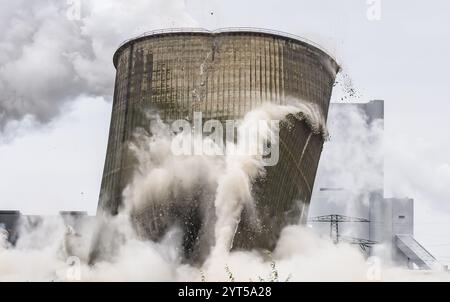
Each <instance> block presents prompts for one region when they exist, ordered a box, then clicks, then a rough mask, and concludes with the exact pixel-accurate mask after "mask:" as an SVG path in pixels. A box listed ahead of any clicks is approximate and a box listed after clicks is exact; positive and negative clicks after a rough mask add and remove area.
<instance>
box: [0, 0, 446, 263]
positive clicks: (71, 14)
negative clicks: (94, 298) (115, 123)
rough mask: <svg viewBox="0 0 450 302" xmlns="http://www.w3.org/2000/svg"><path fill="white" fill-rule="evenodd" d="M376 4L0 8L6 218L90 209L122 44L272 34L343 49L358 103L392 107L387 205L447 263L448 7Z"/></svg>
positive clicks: (254, 1) (0, 171) (1, 169)
mask: <svg viewBox="0 0 450 302" xmlns="http://www.w3.org/2000/svg"><path fill="white" fill-rule="evenodd" d="M369 2H371V3H372V2H374V3H375V4H367V3H366V1H365V0H348V1H335V0H329V1H327V0H322V1H318V0H315V1H300V0H292V1H285V0H283V1H273V0H272V1H268V0H251V1H249V0H246V1H242V0H240V1H237V0H226V1H225V0H223V1H218V0H214V1H211V0H208V1H204V0H203V1H201V0H186V1H182V0H173V1H167V0H158V1H144V0H138V1H119V0H110V1H106V0H96V1H88V0H81V1H80V2H77V1H76V0H74V1H68V2H67V3H66V2H65V1H57V0H47V1H43V0H42V1H24V0H19V1H18V0H4V1H3V3H2V4H3V5H2V9H1V11H0V91H1V95H0V129H1V130H0V131H1V132H0V209H19V210H22V211H23V212H25V213H37V214H45V213H55V212H57V211H59V210H87V211H89V212H90V213H95V210H96V205H97V198H98V192H99V188H100V180H101V174H102V169H103V164H104V156H105V151H106V143H107V133H108V127H109V118H110V111H111V95H112V92H113V86H112V84H113V81H114V68H113V66H112V55H113V52H114V51H115V49H116V48H117V45H118V44H119V43H120V42H121V41H123V40H124V39H127V38H129V37H132V36H134V35H137V34H139V33H142V32H144V31H148V30H152V29H156V28H166V27H179V26H192V27H197V26H200V27H205V28H208V29H215V28H219V27H228V26H230V27H236V26H252V27H263V28H270V29H277V30H282V31H286V32H289V33H293V34H297V35H300V36H302V37H305V38H309V39H311V40H313V41H315V42H317V43H319V44H321V45H322V46H324V47H325V48H327V49H328V50H329V51H331V52H332V53H334V55H335V57H336V58H337V60H338V62H339V63H340V64H341V65H342V67H343V70H344V72H345V73H346V74H348V75H349V76H350V78H351V80H352V81H353V85H354V87H355V88H356V89H357V91H358V94H359V95H360V97H359V98H357V99H355V100H354V101H359V102H365V101H369V100H371V99H383V100H385V106H386V108H385V115H386V118H385V140H386V141H385V142H386V157H385V190H386V195H387V196H398V197H406V196H408V197H412V198H414V199H415V210H416V216H415V218H416V226H415V232H416V236H417V237H418V238H419V240H421V241H422V242H424V243H425V245H426V246H427V247H429V249H430V250H432V251H433V252H435V253H436V254H438V256H441V259H444V258H443V257H449V258H447V260H448V261H450V233H449V231H448V230H450V200H449V199H450V155H449V154H450V152H449V150H450V135H448V134H447V130H448V129H450V119H449V116H450V97H449V93H448V88H449V80H450V76H449V75H448V71H449V70H450V59H449V55H448V54H449V53H450V18H449V16H450V2H448V1H445V0H442V1H438V0H434V1H426V2H425V1H414V2H413V1H400V0H389V1H387V0H381V1H379V3H380V4H381V10H380V14H377V12H378V11H377V7H375V6H373V5H376V4H377V3H378V2H377V1H369ZM78 3H80V7H81V10H80V11H78ZM368 10H369V17H370V18H368ZM373 12H374V13H375V15H374V14H371V13H373ZM373 17H375V19H379V20H370V19H373ZM378 17H379V18H378ZM332 101H334V102H339V101H340V100H339V96H338V94H335V95H334V97H333V100H332Z"/></svg>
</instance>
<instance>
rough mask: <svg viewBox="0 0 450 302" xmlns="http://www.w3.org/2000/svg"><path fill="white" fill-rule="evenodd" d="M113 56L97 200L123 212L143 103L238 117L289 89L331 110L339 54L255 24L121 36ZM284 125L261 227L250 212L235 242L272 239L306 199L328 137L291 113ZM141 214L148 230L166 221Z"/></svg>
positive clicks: (263, 185) (196, 223) (195, 222)
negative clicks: (252, 27) (131, 145)
mask: <svg viewBox="0 0 450 302" xmlns="http://www.w3.org/2000/svg"><path fill="white" fill-rule="evenodd" d="M114 64H115V66H116V69H117V75H116V83H115V90H114V103H113V111H112V118H111V126H110V133H109V141H108V150H107V156H106V161H105V168H104V174H103V179H102V187H101V196H100V202H99V208H100V209H106V210H107V211H109V212H111V213H117V210H118V206H119V205H120V203H121V194H122V190H123V188H124V187H125V186H126V184H127V183H128V181H129V180H130V176H131V172H132V169H133V165H134V164H135V162H134V160H133V158H132V157H131V156H129V154H127V152H126V143H127V142H128V141H129V139H130V138H131V135H132V133H133V130H134V129H135V128H136V127H139V126H145V125H146V124H147V123H148V121H146V119H145V117H144V114H143V109H145V108H157V109H159V110H160V115H161V117H162V118H163V120H165V121H167V122H170V121H171V120H175V119H181V118H185V119H191V120H192V116H193V112H194V111H202V113H203V118H204V119H213V118H214V119H220V120H226V119H238V118H241V117H242V116H243V115H244V114H245V113H246V112H248V111H250V110H251V109H252V108H255V107H257V106H259V105H261V104H262V103H264V102H273V103H276V104H285V103H286V100H287V99H289V98H291V97H292V98H297V99H302V100H307V101H309V102H312V103H315V104H317V105H318V106H319V107H320V108H321V110H322V113H323V115H324V117H325V118H326V115H327V112H328V105H329V100H330V96H331V90H332V86H333V83H334V78H335V75H336V72H337V71H338V66H337V64H336V63H335V62H334V60H333V59H332V58H331V57H330V56H328V55H327V54H326V53H325V52H323V51H322V50H320V49H318V48H316V47H314V46H311V45H308V44H306V43H305V42H302V41H298V40H295V39H291V38H289V37H283V36H280V35H273V34H267V33H261V32H250V31H245V32H220V33H215V34H213V33H186V32H184V33H160V34H155V35H151V36H146V37H142V38H139V39H136V40H131V41H129V42H128V43H126V44H124V45H123V46H121V47H120V48H119V50H118V51H117V52H116V54H115V56H114ZM284 125H290V126H289V127H282V129H281V141H282V142H281V146H280V147H281V150H280V161H279V163H278V165H276V166H275V167H272V168H269V169H268V171H267V172H268V173H267V177H266V178H265V179H260V180H258V181H257V184H256V186H255V192H254V193H255V196H256V200H257V204H258V211H259V213H260V216H261V222H262V228H257V229H255V228H254V227H253V226H251V225H250V224H249V223H246V220H245V213H244V214H243V220H242V222H241V225H240V227H239V229H238V233H237V235H236V238H235V246H237V247H246V248H249V247H253V246H260V247H265V248H271V247H273V244H274V243H275V240H276V238H277V236H278V233H279V231H280V229H281V227H283V226H284V225H286V224H287V223H293V222H295V221H297V220H298V218H299V217H301V216H302V210H304V209H307V205H308V204H309V200H310V197H311V190H312V187H313V185H314V178H315V174H316V169H317V165H318V161H319V157H320V152H321V150H322V145H323V137H322V136H321V135H320V134H313V133H312V132H311V128H310V127H309V126H308V125H307V124H306V123H305V122H302V121H298V120H297V119H295V118H293V117H290V118H289V119H288V120H287V121H285V122H284ZM298 200H301V201H302V202H301V203H297V202H296V201H298ZM298 204H299V205H300V207H299V206H298ZM192 211H193V213H191V214H185V216H186V217H185V218H183V219H184V220H188V221H189V223H190V224H191V227H190V229H189V230H188V232H187V233H188V235H187V236H188V237H189V238H187V239H186V244H185V247H186V248H187V249H191V248H192V246H194V245H195V243H193V242H192V241H195V240H194V238H196V236H197V235H198V232H199V229H201V224H202V218H201V217H199V213H197V212H196V209H192ZM176 212H177V210H173V211H172V212H171V213H172V214H170V215H175V214H176ZM182 212H183V211H182ZM174 213H175V214H174ZM304 214H305V213H303V216H305V215H304ZM139 216H140V217H141V218H140V219H138V220H139V224H140V225H142V226H143V227H144V228H145V229H146V230H147V231H148V232H153V231H152V230H155V228H156V229H161V228H162V229H164V224H163V223H161V224H158V223H156V221H157V220H156V219H154V218H152V217H154V216H153V215H152V213H140V214H139ZM305 217H306V216H305ZM191 222H192V223H191ZM151 225H153V227H151ZM160 231H163V230H160ZM189 234H190V235H189ZM249 238H253V239H254V240H249Z"/></svg>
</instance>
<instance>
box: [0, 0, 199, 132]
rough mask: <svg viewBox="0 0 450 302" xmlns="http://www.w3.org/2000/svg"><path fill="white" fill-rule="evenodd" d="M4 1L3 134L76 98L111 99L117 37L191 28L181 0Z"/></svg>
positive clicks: (0, 62) (0, 59)
mask: <svg viewBox="0 0 450 302" xmlns="http://www.w3.org/2000/svg"><path fill="white" fill-rule="evenodd" d="M2 4H3V5H2V10H1V12H0V28H1V29H2V30H1V31H0V91H2V94H1V96H0V133H2V132H3V130H4V127H5V126H7V124H8V123H11V122H14V121H21V120H23V119H24V118H28V119H33V120H35V121H37V122H48V121H49V120H51V119H52V118H54V117H55V116H56V115H57V114H58V113H59V111H60V109H61V105H63V104H64V103H66V102H70V101H73V100H74V99H75V98H76V97H77V96H80V95H90V96H102V97H105V98H110V96H111V94H112V90H113V83H114V67H113V66H112V55H113V53H114V51H115V50H116V49H117V47H118V45H119V43H120V42H122V41H123V40H125V39H128V38H130V37H133V36H136V35H137V34H140V33H142V32H144V31H148V30H152V29H157V28H161V27H176V26H195V25H196V22H195V21H194V20H193V19H192V18H191V17H190V16H189V14H188V13H187V12H186V10H185V7H184V1H183V0H169V1H167V0H164V1H163V0H156V1H145V0H138V1H132V2H126V3H125V2H123V1H120V0H100V1H88V0H79V1H78V0H76V1H75V0H74V1H71V2H69V1H57V0H50V1H31V2H30V1H24V0H19V1H16V0H5V1H3V2H2ZM11 128H12V129H11ZM7 130H14V127H13V126H10V127H7ZM6 132H8V131H6ZM7 134H8V135H10V136H12V134H11V133H4V135H7Z"/></svg>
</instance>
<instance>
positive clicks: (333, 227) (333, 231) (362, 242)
mask: <svg viewBox="0 0 450 302" xmlns="http://www.w3.org/2000/svg"><path fill="white" fill-rule="evenodd" d="M309 222H329V223H330V238H331V239H332V240H333V242H334V243H339V240H342V241H345V242H348V243H350V244H358V245H359V247H360V248H361V249H362V250H363V251H366V250H367V248H369V247H370V246H371V245H373V244H375V242H374V241H372V240H367V239H361V238H354V237H348V236H342V235H339V223H342V222H370V220H368V219H365V218H358V217H349V216H344V215H338V214H331V215H323V216H317V217H313V218H311V219H309Z"/></svg>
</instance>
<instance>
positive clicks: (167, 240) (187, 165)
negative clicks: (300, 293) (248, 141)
mask: <svg viewBox="0 0 450 302" xmlns="http://www.w3.org/2000/svg"><path fill="white" fill-rule="evenodd" d="M271 109H278V111H277V110H275V112H279V113H283V114H286V111H284V110H285V109H286V108H284V110H279V109H282V108H278V107H272V108H271ZM297 109H298V108H297ZM271 112H272V111H271ZM289 112H290V111H289ZM262 113H264V112H262ZM266 113H267V112H266ZM279 113H273V114H274V115H270V117H272V118H273V119H276V117H279V115H277V114H279ZM256 116H259V115H256ZM312 121H314V119H313V118H312ZM155 126H156V127H160V129H161V131H154V132H153V136H151V137H150V136H147V135H145V134H143V133H140V134H138V138H140V139H139V140H137V141H135V142H136V143H135V144H134V145H132V146H131V148H132V149H133V150H134V152H135V153H136V154H137V155H139V156H140V157H139V162H140V165H139V167H140V169H139V170H138V171H136V174H135V175H134V177H133V181H132V183H131V184H130V185H129V186H128V187H127V189H126V190H125V192H124V197H125V199H124V200H125V204H124V207H123V208H122V209H121V211H120V212H119V215H116V216H114V217H107V216H104V217H98V219H97V220H96V221H87V222H86V223H85V224H84V225H82V226H81V228H80V229H79V230H76V231H74V230H73V229H71V228H67V227H66V226H65V224H64V222H63V220H62V219H61V218H59V217H53V218H47V219H45V220H44V221H43V222H42V223H41V224H39V225H38V226H33V225H30V224H29V223H27V222H23V224H22V227H21V230H20V237H19V240H18V241H17V243H16V245H15V246H14V247H13V246H11V245H9V244H7V242H6V240H5V237H4V236H3V237H0V280H2V281H13V280H18V281H52V280H54V281H79V280H83V281H201V280H206V281H227V280H230V279H231V277H232V278H233V279H234V280H236V281H249V280H251V281H260V280H265V281H285V280H292V281H333V280H334V281H337V280H338V281H371V280H374V281H377V280H379V279H382V280H394V281H395V280H423V278H427V279H428V280H443V279H445V278H446V279H447V280H449V279H448V278H449V277H448V275H444V274H442V275H441V274H434V275H429V274H427V275H424V274H422V273H418V274H415V273H411V272H408V271H405V270H402V269H396V268H387V267H384V266H383V265H382V264H380V263H378V262H376V261H375V262H373V261H366V259H364V257H363V256H362V254H361V253H360V252H359V251H358V249H357V248H356V247H352V246H350V245H346V244H339V245H334V244H333V243H332V242H331V241H330V240H329V239H328V238H320V237H318V236H317V235H315V234H314V233H313V232H312V231H311V230H310V229H308V228H305V227H302V226H294V225H292V226H288V227H286V228H284V229H283V231H282V232H281V235H280V238H279V240H278V242H277V244H276V247H275V249H274V250H273V252H272V253H271V254H267V253H265V252H264V251H261V250H251V251H231V252H230V251H229V246H230V244H231V243H230V241H232V237H233V231H234V230H235V228H236V224H237V223H238V222H239V219H238V217H239V214H240V212H241V211H242V209H244V208H249V209H252V206H253V204H252V202H253V200H252V194H251V180H252V179H253V178H254V177H255V176H257V175H259V174H260V173H264V171H263V169H262V168H261V167H262V165H261V161H260V159H259V158H257V157H256V158H255V157H251V156H250V157H246V156H241V157H238V158H234V157H229V158H227V157H226V156H225V157H224V158H216V157H203V156H192V157H176V156H171V153H170V142H171V141H172V139H173V136H172V135H171V134H170V133H167V132H166V130H167V127H165V126H164V124H161V123H157V124H156V125H155ZM355 143H357V142H355ZM199 186H206V188H209V194H205V196H209V197H210V199H209V201H210V204H211V205H214V207H213V210H214V211H213V212H212V214H214V215H215V216H216V217H217V219H216V220H215V221H214V222H215V223H214V224H212V228H211V230H212V234H211V235H212V236H211V237H210V239H211V241H210V242H209V243H210V245H211V247H213V249H212V250H210V251H209V252H208V253H207V255H206V259H205V261H204V262H203V264H199V265H192V264H186V263H184V262H183V252H182V251H183V236H184V234H183V231H182V227H180V226H179V225H176V224H174V225H172V226H170V227H169V228H168V230H167V231H166V232H165V234H164V235H163V236H162V238H161V239H160V240H158V241H152V240H143V239H142V237H141V236H140V234H139V229H138V232H136V226H135V225H134V223H133V222H132V217H133V213H134V212H135V211H136V210H138V209H141V208H142V207H146V206H148V205H149V203H151V202H163V201H165V200H170V197H173V196H177V195H178V194H181V195H188V194H193V192H195V191H196V190H198V188H199ZM1 234H2V233H0V236H1ZM93 246H94V247H95V249H94V250H95V253H96V261H94V262H92V263H91V264H89V259H90V257H92V247H93Z"/></svg>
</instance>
